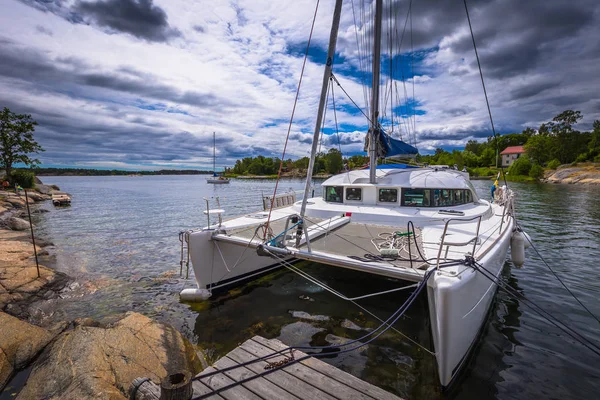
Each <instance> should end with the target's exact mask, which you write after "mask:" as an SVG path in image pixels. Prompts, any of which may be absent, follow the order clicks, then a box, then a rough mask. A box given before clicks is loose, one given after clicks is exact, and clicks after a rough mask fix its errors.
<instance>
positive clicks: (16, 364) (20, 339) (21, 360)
mask: <svg viewBox="0 0 600 400" xmlns="http://www.w3.org/2000/svg"><path fill="white" fill-rule="evenodd" d="M0 326H1V327H2V329H0V390H2V388H3V387H4V385H6V383H7V382H8V380H9V379H10V377H11V376H12V374H13V372H14V371H16V370H19V369H21V368H23V367H25V366H26V365H27V364H28V363H29V361H30V360H31V359H32V358H34V357H35V356H36V355H37V354H38V353H39V352H40V351H41V350H42V349H43V348H44V347H45V346H46V345H47V344H48V343H49V342H50V341H51V340H52V339H53V338H54V337H55V336H56V334H57V333H58V331H60V330H62V329H60V328H56V329H54V330H52V331H49V330H47V329H43V328H40V327H38V326H35V325H31V324H29V323H27V322H24V321H21V320H19V319H18V318H15V317H13V316H10V315H8V314H6V313H3V312H0Z"/></svg>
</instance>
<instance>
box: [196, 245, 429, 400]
mask: <svg viewBox="0 0 600 400" xmlns="http://www.w3.org/2000/svg"><path fill="white" fill-rule="evenodd" d="M273 255H274V256H275V257H276V258H277V256H276V255H275V254H273ZM434 272H435V269H431V270H430V271H428V272H427V274H426V275H425V277H424V278H425V279H424V280H423V281H421V282H419V284H418V286H417V288H416V289H415V290H414V291H413V292H412V293H411V294H410V295H409V297H408V298H407V299H406V301H405V302H404V303H403V304H402V305H401V306H400V307H399V308H398V309H396V311H394V312H393V313H392V315H390V317H389V318H388V319H387V320H386V321H385V322H384V323H383V324H382V325H380V326H378V327H377V328H376V329H375V330H373V331H371V332H369V333H367V334H365V335H363V336H362V337H360V338H358V339H354V340H350V341H348V342H346V343H344V344H341V345H329V346H288V347H287V348H285V349H282V350H278V351H275V352H273V353H271V354H267V355H265V356H262V357H258V358H256V359H253V360H249V361H246V362H243V363H240V364H237V365H234V366H231V367H226V368H222V369H220V370H216V371H212V372H209V373H207V374H204V375H202V376H200V375H198V376H196V377H194V378H192V380H193V381H195V380H198V381H200V380H202V379H206V378H209V377H211V376H213V375H216V374H219V373H225V372H228V371H231V370H233V369H236V368H241V367H245V366H246V365H250V364H254V363H256V362H259V361H264V360H266V359H269V358H273V357H275V356H276V355H278V354H281V353H284V352H286V351H291V350H313V351H316V350H328V349H340V348H343V347H345V346H348V345H350V344H354V343H360V344H359V345H357V346H354V347H351V348H350V349H344V350H341V351H339V352H337V353H335V354H336V355H337V354H343V353H347V352H349V351H354V350H356V349H358V348H360V347H363V346H365V345H367V344H369V343H371V342H373V341H374V340H375V339H377V338H378V337H379V336H381V335H382V334H383V333H385V332H386V331H387V330H389V329H390V328H391V327H392V326H393V325H394V324H395V323H396V322H397V321H398V320H399V319H400V317H402V316H403V315H404V313H405V312H406V310H408V308H409V307H410V306H411V305H412V303H413V302H414V301H415V299H416V298H417V297H418V295H419V294H420V292H421V290H423V288H424V287H425V286H427V281H428V280H429V278H430V277H431V275H432V274H433V273H434ZM384 325H385V326H386V327H385V328H384V329H383V330H382V331H381V332H379V333H377V331H378V330H380V329H381V328H382V327H383V326H384ZM376 333H377V334H376ZM375 334H376V335H375ZM373 335H375V336H374V337H371V338H370V339H368V340H367V341H366V342H361V340H364V339H366V338H369V337H370V336H373ZM331 355H332V353H330V352H322V353H313V354H310V355H306V356H305V357H301V358H300V359H297V360H292V361H291V362H289V363H287V364H284V365H283V366H280V367H278V368H277V369H280V368H283V367H285V366H287V365H291V364H294V363H296V362H300V361H303V360H305V359H307V358H309V357H311V356H312V357H323V356H331ZM274 370H276V369H270V370H267V371H266V372H263V373H260V374H257V375H255V376H252V377H249V378H246V379H245V380H240V381H238V382H235V383H234V384H232V385H228V386H224V387H222V388H219V389H218V390H216V391H213V392H211V393H207V394H205V395H203V396H200V397H196V399H200V398H204V397H207V396H212V395H214V394H216V393H219V392H220V391H223V390H227V389H230V388H231V387H234V386H236V385H239V384H242V383H245V382H247V381H249V380H251V379H255V378H258V377H261V376H264V375H266V374H268V373H271V372H273V371H274Z"/></svg>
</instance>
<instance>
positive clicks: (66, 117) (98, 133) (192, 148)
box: [0, 37, 232, 164]
mask: <svg viewBox="0 0 600 400" xmlns="http://www.w3.org/2000/svg"><path fill="white" fill-rule="evenodd" d="M93 69H94V68H93V67H91V66H90V65H88V64H86V63H85V62H84V61H82V60H79V59H75V58H72V57H70V58H61V59H56V60H51V59H49V58H48V57H47V56H46V54H45V53H42V52H38V51H34V50H31V49H26V48H22V47H20V46H18V45H16V44H15V43H14V42H13V41H11V40H9V39H6V38H1V37H0V86H3V81H4V82H10V83H11V84H12V85H18V86H20V87H22V88H24V89H25V90H26V91H29V92H30V93H39V95H40V96H44V95H46V94H47V93H52V94H53V93H57V92H58V93H62V94H66V95H68V96H70V97H72V98H74V99H76V100H80V101H84V102H85V101H88V100H90V98H91V97H92V96H95V97H99V98H100V99H102V98H106V96H101V95H99V94H98V93H97V91H98V90H99V89H100V90H112V91H117V92H119V93H122V94H125V95H127V96H130V97H132V98H133V99H137V100H136V102H137V103H139V104H142V105H143V104H159V103H156V101H164V102H176V103H181V104H190V105H193V106H197V107H202V108H203V109H206V110H207V112H212V113H214V114H218V113H223V112H227V111H224V110H227V109H228V106H229V105H230V104H231V103H229V100H226V99H221V98H217V97H216V96H214V95H211V94H204V93H198V92H190V91H184V92H181V91H179V90H177V89H176V88H173V87H170V86H169V85H167V84H164V83H161V82H160V80H159V79H158V78H157V77H156V76H151V75H147V74H144V73H141V72H140V71H137V70H135V69H133V68H131V67H124V68H120V69H117V70H116V71H115V73H112V74H111V73H106V74H103V73H91V72H86V71H90V70H93ZM109 98H112V99H113V101H119V100H121V101H122V99H119V98H115V97H114V96H112V97H109ZM149 98H151V99H152V100H145V101H141V100H140V99H149ZM101 101H104V100H101ZM140 102H141V103H140ZM129 103H131V101H129ZM90 104H94V103H93V102H92V103H90ZM96 105H99V106H100V107H99V110H98V112H94V113H89V114H84V113H77V114H72V113H70V112H68V111H63V110H62V109H61V108H59V107H55V108H53V107H52V106H48V105H47V104H44V105H40V104H37V103H34V104H29V103H27V102H26V101H24V100H20V99H19V98H16V97H15V96H14V95H13V94H12V93H10V92H8V91H5V90H2V91H0V106H2V107H9V108H10V109H11V110H13V111H15V112H19V113H28V114H32V116H33V117H34V118H35V119H36V121H37V122H38V123H39V126H38V127H37V129H36V139H38V141H39V142H40V143H41V144H42V146H43V147H44V148H45V149H46V152H44V153H43V155H42V159H43V162H44V163H46V164H52V163H56V164H64V163H65V162H66V163H69V162H70V163H73V162H95V161H98V162H101V161H119V162H129V163H131V162H137V163H150V162H153V161H154V162H156V161H158V162H170V161H172V160H188V159H195V158H197V157H210V156H211V155H212V143H213V142H212V135H211V134H209V133H206V134H205V135H203V136H202V137H200V138H199V137H197V136H196V135H194V134H192V133H190V132H177V131H173V129H172V127H171V126H169V125H168V124H164V123H162V122H157V121H156V120H154V119H152V118H147V117H146V116H145V115H149V114H147V113H151V112H152V111H147V109H144V110H139V111H140V113H136V112H134V111H133V112H132V107H131V106H132V104H129V105H123V104H119V103H100V104H98V103H96ZM133 105H134V106H135V102H134V104H133ZM133 110H136V109H133ZM71 111H72V110H71ZM142 113H145V114H142ZM97 114H98V115H97ZM102 116H104V118H102ZM218 142H219V146H224V147H225V146H231V142H232V140H231V139H229V138H227V137H223V138H219V140H218ZM178 163H179V162H178Z"/></svg>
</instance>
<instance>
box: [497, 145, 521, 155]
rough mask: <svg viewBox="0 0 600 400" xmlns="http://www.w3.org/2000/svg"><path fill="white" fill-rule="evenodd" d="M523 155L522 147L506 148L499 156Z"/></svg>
mask: <svg viewBox="0 0 600 400" xmlns="http://www.w3.org/2000/svg"><path fill="white" fill-rule="evenodd" d="M521 153H525V149H524V148H523V146H508V147H507V148H505V149H504V150H502V153H500V154H521Z"/></svg>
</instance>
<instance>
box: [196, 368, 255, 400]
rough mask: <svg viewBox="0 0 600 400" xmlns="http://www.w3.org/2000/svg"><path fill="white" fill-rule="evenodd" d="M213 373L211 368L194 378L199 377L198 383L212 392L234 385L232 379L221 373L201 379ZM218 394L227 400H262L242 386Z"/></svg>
mask: <svg viewBox="0 0 600 400" xmlns="http://www.w3.org/2000/svg"><path fill="white" fill-rule="evenodd" d="M213 371H216V369H215V368H213V367H209V368H206V369H205V370H204V371H202V372H201V373H200V374H199V375H196V376H197V377H200V382H202V383H204V384H205V385H207V386H208V387H210V388H211V389H213V390H216V389H220V388H222V387H224V386H227V385H229V384H231V383H235V381H234V380H233V379H231V378H230V377H228V376H227V375H225V374H221V373H219V374H216V375H212V376H210V377H208V378H202V375H205V374H208V373H210V372H213ZM219 394H220V395H221V396H222V397H224V398H225V399H228V400H229V399H231V400H263V399H261V398H260V397H259V396H257V395H256V394H254V393H252V392H251V391H249V390H248V389H246V388H245V387H243V386H242V385H238V386H234V387H232V388H231V389H227V390H225V391H223V392H220V393H219Z"/></svg>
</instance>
